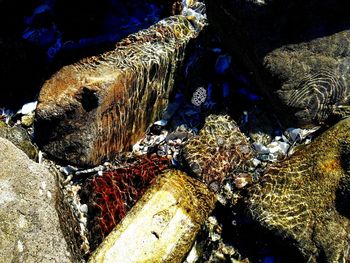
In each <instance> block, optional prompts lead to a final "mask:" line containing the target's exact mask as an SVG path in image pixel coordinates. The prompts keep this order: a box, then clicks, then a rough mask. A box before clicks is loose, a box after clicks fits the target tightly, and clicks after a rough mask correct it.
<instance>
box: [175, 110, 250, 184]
mask: <svg viewBox="0 0 350 263" xmlns="http://www.w3.org/2000/svg"><path fill="white" fill-rule="evenodd" d="M181 154H182V159H183V163H184V165H185V166H187V167H189V169H190V170H191V171H192V172H193V173H194V174H195V175H196V177H197V178H199V179H200V180H202V181H204V182H206V183H207V184H208V185H211V187H214V188H215V187H218V186H219V184H220V183H221V182H222V181H223V180H224V179H225V178H226V177H228V175H229V173H230V172H233V171H234V170H235V169H238V168H242V169H243V166H244V164H245V163H246V162H247V161H248V160H249V159H250V158H251V157H252V154H253V152H252V149H251V147H250V144H249V141H248V139H247V137H246V136H245V135H244V134H243V133H242V132H241V131H240V130H239V128H238V126H237V124H236V122H235V121H234V120H232V119H231V118H230V117H229V116H227V115H209V116H208V117H207V118H206V120H205V124H204V127H203V128H202V129H201V130H200V132H199V135H198V136H195V137H193V138H191V139H190V140H189V141H188V143H187V144H186V145H185V146H184V148H183V150H182V153H181ZM212 184H213V185H212Z"/></svg>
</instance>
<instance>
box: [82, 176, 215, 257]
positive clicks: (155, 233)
mask: <svg viewBox="0 0 350 263" xmlns="http://www.w3.org/2000/svg"><path fill="white" fill-rule="evenodd" d="M214 204H215V197H214V195H213V194H212V193H211V192H210V191H209V190H208V189H207V187H206V186H205V185H204V184H203V183H201V182H199V181H197V180H195V179H193V178H191V177H188V176H187V175H186V174H184V173H183V172H180V171H169V172H167V173H165V174H164V175H163V176H161V177H160V178H158V181H157V182H156V183H155V184H154V185H153V186H152V187H151V188H150V189H149V190H148V191H147V192H146V193H145V194H144V196H143V197H142V198H141V199H140V200H139V201H138V202H137V203H136V205H135V206H134V207H133V208H132V209H131V210H130V212H129V213H128V214H127V215H126V217H125V218H124V219H123V220H122V222H121V223H120V224H119V225H117V227H116V228H115V229H114V230H113V231H112V232H111V233H110V234H109V235H108V236H107V238H106V239H105V240H104V241H103V243H102V244H101V245H100V247H99V248H98V249H97V250H96V251H95V253H94V254H93V255H92V257H91V258H90V259H89V262H90V263H97V262H104V263H108V262H124V263H127V262H154V263H156V262H182V261H183V260H184V259H185V257H186V255H187V253H188V252H189V250H190V249H191V246H192V244H193V242H194V240H195V237H196V234H197V233H198V231H199V229H200V226H201V224H202V223H203V222H204V220H205V219H206V218H207V217H208V215H209V213H210V212H211V211H212V209H213V208H214Z"/></svg>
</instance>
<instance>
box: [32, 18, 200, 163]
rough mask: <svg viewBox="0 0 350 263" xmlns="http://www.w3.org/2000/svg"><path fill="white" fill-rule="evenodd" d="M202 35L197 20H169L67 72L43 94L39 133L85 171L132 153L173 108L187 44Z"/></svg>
mask: <svg viewBox="0 0 350 263" xmlns="http://www.w3.org/2000/svg"><path fill="white" fill-rule="evenodd" d="M194 25H195V27H194ZM200 30H201V26H200V25H199V24H197V23H196V21H193V20H191V21H190V20H188V19H187V18H186V17H184V16H173V17H169V18H166V19H164V20H161V21H160V22H158V23H157V24H155V25H154V26H151V27H150V28H148V29H145V30H142V31H140V32H138V33H136V34H132V35H130V36H129V37H127V38H125V39H124V40H122V41H120V42H118V43H117V45H116V49H115V50H114V51H110V52H107V53H104V54H102V55H100V56H97V57H91V58H87V59H84V60H82V61H80V62H78V63H76V64H73V65H69V66H65V67H63V68H62V69H61V70H60V71H58V72H57V73H56V74H55V75H53V76H52V78H51V79H50V80H48V81H46V83H45V84H44V86H43V87H42V90H41V92H40V95H39V102H38V106H37V110H36V119H35V132H36V139H37V141H38V144H39V145H40V146H41V147H42V149H43V151H45V152H47V153H49V154H50V155H51V156H53V157H54V158H56V159H59V160H64V161H68V162H70V163H73V164H77V165H79V166H84V165H97V164H99V163H100V162H101V161H102V160H103V159H104V158H110V157H112V156H113V154H114V153H116V152H120V151H123V150H127V149H129V147H130V146H131V145H132V144H134V143H135V142H136V141H137V140H138V139H140V138H141V137H142V136H143V135H144V132H145V130H146V128H147V127H148V125H149V124H151V123H152V122H154V121H155V119H156V118H157V117H159V115H160V111H161V110H162V109H163V108H164V107H165V106H166V104H167V102H168V97H169V94H170V92H171V91H172V88H173V84H174V75H175V74H176V72H177V69H178V68H179V67H180V66H181V62H182V60H183V58H184V55H185V49H186V45H187V43H188V42H189V41H190V40H191V39H192V38H195V37H196V36H197V35H198V33H199V32H200Z"/></svg>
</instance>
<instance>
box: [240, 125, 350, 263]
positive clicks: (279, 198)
mask: <svg viewBox="0 0 350 263" xmlns="http://www.w3.org/2000/svg"><path fill="white" fill-rule="evenodd" d="M349 154H350V118H348V119H345V120H342V121H340V122H339V123H338V124H336V125H335V126H334V127H332V128H330V129H329V130H328V131H326V132H325V133H324V134H322V135H321V136H320V137H319V138H317V139H316V140H315V141H313V142H312V143H311V144H309V145H307V146H305V148H303V149H300V150H299V151H297V152H296V153H294V154H293V155H292V156H291V157H290V158H289V159H286V160H285V161H282V162H280V163H277V164H274V165H272V166H270V167H269V168H268V170H266V171H265V173H264V176H263V177H262V180H261V182H260V183H259V184H257V185H255V186H254V187H252V188H250V189H249V197H248V198H247V200H246V201H247V204H248V213H249V215H250V216H251V217H252V218H253V220H254V221H256V222H257V223H258V224H260V225H261V226H262V227H263V228H265V229H267V230H270V231H273V233H274V234H276V235H277V236H279V237H281V238H283V239H284V240H285V241H287V242H289V243H290V244H291V245H292V246H295V247H296V248H297V249H298V250H299V251H300V253H301V254H302V255H303V256H304V257H305V260H306V261H308V262H349V260H350V257H349V250H350V245H349V244H350V221H349V219H350V209H349V201H350V199H349V198H350V194H349V193H350V166H349V165H350V162H349V160H350V159H349Z"/></svg>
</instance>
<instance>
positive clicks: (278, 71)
mask: <svg viewBox="0 0 350 263" xmlns="http://www.w3.org/2000/svg"><path fill="white" fill-rule="evenodd" d="M206 3H207V12H208V19H209V23H210V24H211V25H212V26H214V27H215V30H216V32H218V34H219V35H220V37H221V38H222V40H223V42H224V44H225V45H226V47H227V48H228V49H229V50H230V51H231V53H232V54H233V55H234V57H233V59H234V60H237V61H239V62H241V63H242V64H244V65H245V66H246V67H247V68H248V69H249V70H250V71H251V72H252V76H253V78H254V80H255V81H256V83H257V85H258V86H259V87H260V88H261V90H262V92H263V93H264V95H265V97H266V98H268V99H270V101H272V102H273V103H272V105H271V107H273V109H274V110H275V111H276V112H278V114H279V115H281V120H282V121H284V122H285V124H288V125H290V124H294V125H295V124H297V125H304V126H308V125H310V124H322V123H324V122H326V121H329V120H330V119H334V118H338V117H343V116H344V115H348V114H349V98H350V89H349V85H350V77H349V76H350V74H349V68H350V67H349V66H350V64H349V62H350V60H349V54H350V31H349V30H348V25H349V18H348V15H347V13H346V11H345V10H346V8H345V5H344V3H343V2H342V1H340V0H337V1H330V0H325V1H316V0H308V1H290V2H285V1H278V0H271V1H248V0H234V1H224V0H218V1H213V0H207V1H206Z"/></svg>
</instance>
